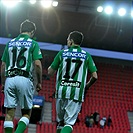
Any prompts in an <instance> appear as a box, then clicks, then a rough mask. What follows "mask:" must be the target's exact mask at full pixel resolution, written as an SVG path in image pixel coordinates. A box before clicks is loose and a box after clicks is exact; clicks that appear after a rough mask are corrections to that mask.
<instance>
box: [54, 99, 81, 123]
mask: <svg viewBox="0 0 133 133" xmlns="http://www.w3.org/2000/svg"><path fill="white" fill-rule="evenodd" d="M81 106H82V102H78V101H73V100H68V99H56V113H57V122H60V121H62V120H64V123H65V124H68V125H74V124H75V122H76V120H77V117H78V114H79V112H80V110H81Z"/></svg>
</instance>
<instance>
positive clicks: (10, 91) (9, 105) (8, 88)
mask: <svg viewBox="0 0 133 133" xmlns="http://www.w3.org/2000/svg"><path fill="white" fill-rule="evenodd" d="M16 106H17V98H16V94H15V85H14V81H13V78H6V82H5V88H4V107H6V116H5V121H4V131H5V133H12V131H13V127H14V125H13V119H14V114H15V108H16Z"/></svg>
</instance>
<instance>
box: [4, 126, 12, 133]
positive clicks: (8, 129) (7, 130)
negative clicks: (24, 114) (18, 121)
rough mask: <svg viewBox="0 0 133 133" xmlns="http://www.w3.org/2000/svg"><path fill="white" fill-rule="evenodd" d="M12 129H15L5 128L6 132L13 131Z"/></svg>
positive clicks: (10, 132)
mask: <svg viewBox="0 0 133 133" xmlns="http://www.w3.org/2000/svg"><path fill="white" fill-rule="evenodd" d="M12 131H13V128H11V127H6V128H5V133H12Z"/></svg>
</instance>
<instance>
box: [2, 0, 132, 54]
mask: <svg viewBox="0 0 133 133" xmlns="http://www.w3.org/2000/svg"><path fill="white" fill-rule="evenodd" d="M58 2H59V4H58V6H57V7H56V8H50V9H44V8H43V7H42V6H41V5H40V3H39V2H37V3H36V4H35V5H31V4H29V2H28V1H25V2H21V3H19V4H18V5H17V6H16V7H14V8H13V9H7V8H6V7H4V6H3V5H2V4H1V3H0V36H1V37H10V38H13V37H16V36H17V35H18V34H19V26H20V24H21V22H22V21H24V20H25V19H29V20H31V21H33V22H35V23H36V26H37V32H36V34H35V38H34V39H36V40H37V41H41V42H50V43H56V44H57V43H58V44H62V45H66V39H67V36H68V34H69V33H70V32H71V31H73V30H78V31H81V32H82V33H83V34H84V41H83V44H82V47H89V48H96V49H103V50H112V51H119V52H126V53H133V47H132V21H133V19H132V18H131V16H130V12H131V9H132V1H131V0H124V1H123V0H112V1H111V2H110V4H112V5H113V6H114V12H117V7H119V6H121V5H123V6H124V7H126V8H127V9H128V10H127V15H126V16H124V17H120V16H118V15H117V13H114V14H112V15H111V16H108V15H106V14H104V13H98V12H97V11H96V9H97V6H99V5H106V4H108V0H104V1H103V0H58Z"/></svg>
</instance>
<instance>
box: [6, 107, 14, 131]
mask: <svg viewBox="0 0 133 133" xmlns="http://www.w3.org/2000/svg"><path fill="white" fill-rule="evenodd" d="M14 114H15V109H14V108H6V116H5V121H4V130H5V133H12V132H13V118H14Z"/></svg>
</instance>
